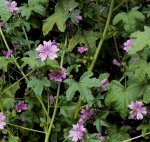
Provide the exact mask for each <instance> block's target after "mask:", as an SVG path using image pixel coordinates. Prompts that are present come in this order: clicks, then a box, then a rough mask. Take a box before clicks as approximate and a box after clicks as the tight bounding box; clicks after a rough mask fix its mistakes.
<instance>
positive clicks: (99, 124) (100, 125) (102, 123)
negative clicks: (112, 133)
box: [94, 119, 108, 132]
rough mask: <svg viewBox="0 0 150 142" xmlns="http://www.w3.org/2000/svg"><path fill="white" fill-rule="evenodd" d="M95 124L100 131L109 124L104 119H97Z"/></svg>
mask: <svg viewBox="0 0 150 142" xmlns="http://www.w3.org/2000/svg"><path fill="white" fill-rule="evenodd" d="M94 125H95V126H96V130H97V131H98V132H101V131H102V126H105V127H107V126H108V124H107V123H106V122H105V121H104V120H102V119H96V121H95V122H94Z"/></svg>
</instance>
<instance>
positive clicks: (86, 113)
mask: <svg viewBox="0 0 150 142" xmlns="http://www.w3.org/2000/svg"><path fill="white" fill-rule="evenodd" d="M92 115H93V109H91V108H90V107H89V106H88V105H86V108H85V109H82V110H81V116H80V118H79V121H78V122H77V124H76V125H73V129H72V130H70V131H69V137H71V138H72V141H73V142H77V141H78V140H82V139H83V138H84V133H85V131H86V129H85V128H84V126H83V123H84V121H85V120H87V119H89V118H91V116H92Z"/></svg>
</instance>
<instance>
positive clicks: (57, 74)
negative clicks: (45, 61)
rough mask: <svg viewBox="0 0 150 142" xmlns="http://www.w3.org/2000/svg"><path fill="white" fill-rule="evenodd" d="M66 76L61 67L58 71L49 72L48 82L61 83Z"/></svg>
mask: <svg viewBox="0 0 150 142" xmlns="http://www.w3.org/2000/svg"><path fill="white" fill-rule="evenodd" d="M66 75H67V74H66V69H65V68H63V67H61V68H60V71H56V70H50V73H49V74H48V76H49V79H50V80H54V81H57V82H62V81H63V79H65V78H66Z"/></svg>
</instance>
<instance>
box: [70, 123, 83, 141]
mask: <svg viewBox="0 0 150 142" xmlns="http://www.w3.org/2000/svg"><path fill="white" fill-rule="evenodd" d="M84 132H85V128H84V126H83V121H79V122H78V123H77V124H76V125H73V129H72V130H70V131H69V137H71V138H72V141H73V142H77V141H78V140H82V139H83V137H84Z"/></svg>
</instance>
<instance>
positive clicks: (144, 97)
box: [143, 85, 150, 104]
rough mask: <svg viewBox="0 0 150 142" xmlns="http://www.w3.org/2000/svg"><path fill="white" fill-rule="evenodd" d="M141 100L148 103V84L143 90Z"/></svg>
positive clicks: (149, 101) (149, 93)
mask: <svg viewBox="0 0 150 142" xmlns="http://www.w3.org/2000/svg"><path fill="white" fill-rule="evenodd" d="M143 102H144V103H146V104H149V103H150V85H147V86H146V88H145V89H144V92H143Z"/></svg>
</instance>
